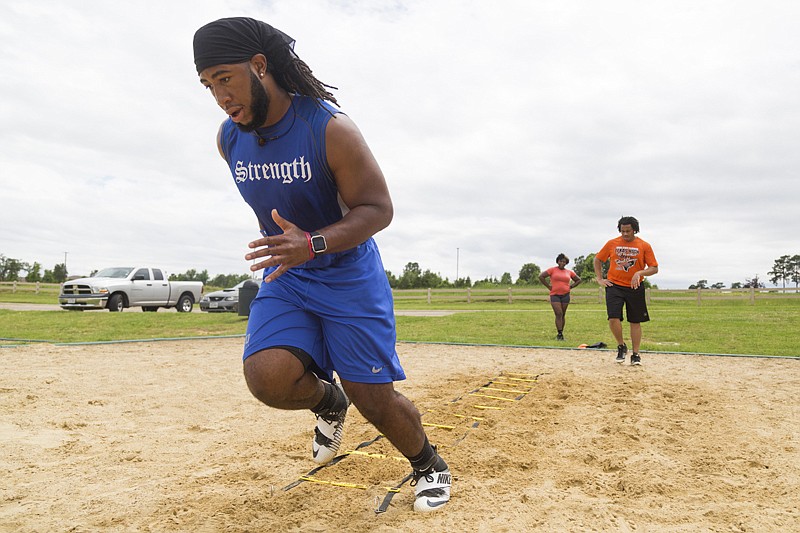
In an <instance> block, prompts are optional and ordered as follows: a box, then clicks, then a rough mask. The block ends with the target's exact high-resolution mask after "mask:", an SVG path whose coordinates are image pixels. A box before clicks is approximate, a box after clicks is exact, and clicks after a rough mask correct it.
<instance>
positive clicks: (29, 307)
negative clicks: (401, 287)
mask: <svg viewBox="0 0 800 533" xmlns="http://www.w3.org/2000/svg"><path fill="white" fill-rule="evenodd" d="M0 309H9V310H11V311H63V309H61V307H60V306H58V305H54V304H25V303H6V302H0ZM95 312H97V311H95ZM123 312H125V313H141V312H142V308H141V307H129V308H127V309H125V311H123ZM158 312H159V313H177V312H178V311H177V310H176V309H175V308H174V307H173V308H172V309H159V310H158ZM195 312H199V310H198V309H195ZM459 312H467V311H441V310H433V309H432V310H414V309H404V310H401V311H395V313H394V314H395V315H397V316H449V315H452V314H454V313H459Z"/></svg>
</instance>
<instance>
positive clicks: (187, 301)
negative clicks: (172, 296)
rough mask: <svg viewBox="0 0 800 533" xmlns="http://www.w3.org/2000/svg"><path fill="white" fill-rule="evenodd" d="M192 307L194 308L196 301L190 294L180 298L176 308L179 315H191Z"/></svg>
mask: <svg viewBox="0 0 800 533" xmlns="http://www.w3.org/2000/svg"><path fill="white" fill-rule="evenodd" d="M192 307H194V300H192V297H191V296H189V295H188V294H184V295H183V296H181V297H180V298H178V305H176V306H175V308H176V309H177V310H178V312H179V313H191V312H192Z"/></svg>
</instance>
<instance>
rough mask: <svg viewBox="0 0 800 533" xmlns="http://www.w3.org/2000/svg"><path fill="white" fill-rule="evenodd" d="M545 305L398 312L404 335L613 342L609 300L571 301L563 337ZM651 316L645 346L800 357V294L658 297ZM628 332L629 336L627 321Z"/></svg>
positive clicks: (498, 340)
mask: <svg viewBox="0 0 800 533" xmlns="http://www.w3.org/2000/svg"><path fill="white" fill-rule="evenodd" d="M545 305H546V304H543V305H541V306H539V308H538V309H530V310H516V311H505V312H504V311H496V310H492V311H478V312H472V313H458V314H454V315H450V316H446V317H435V318H427V317H404V316H400V317H398V318H397V330H398V339H399V340H404V341H417V342H458V343H474V344H510V345H524V346H531V345H532V346H559V347H576V346H578V345H580V344H593V343H595V342H600V341H602V342H605V343H606V344H608V345H609V347H614V344H615V342H614V339H613V337H612V336H611V333H610V332H609V330H608V323H607V320H606V314H605V307H604V306H600V305H587V304H584V305H572V306H570V308H569V310H568V311H567V324H566V328H565V331H564V335H565V337H566V338H567V340H566V341H564V342H557V341H555V324H554V319H553V313H552V311H551V310H550V309H549V306H548V307H545ZM650 315H651V317H652V320H651V321H650V322H647V323H645V324H643V325H642V331H643V335H642V350H644V351H660V352H690V353H724V354H755V355H794V356H800V345H798V341H800V334H798V331H800V300H796V301H781V302H764V303H757V304H756V305H755V306H752V305H745V304H741V303H733V302H730V303H728V304H727V305H704V306H703V307H697V306H696V305H693V304H692V305H689V304H685V303H684V304H674V303H668V304H661V303H659V304H653V305H651V306H650ZM623 331H624V333H625V338H626V339H629V338H630V336H629V333H628V331H629V330H628V324H627V323H626V324H623ZM628 346H630V341H628Z"/></svg>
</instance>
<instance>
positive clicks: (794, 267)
mask: <svg viewBox="0 0 800 533" xmlns="http://www.w3.org/2000/svg"><path fill="white" fill-rule="evenodd" d="M767 274H768V275H769V276H770V278H769V281H770V283H772V284H773V285H775V286H777V285H778V283H780V284H781V286H782V287H783V288H784V289H785V288H786V283H794V287H795V288H798V287H800V254H795V255H782V256H780V257H779V258H777V259H776V260H775V262H774V263H773V265H772V270H770V271H769V272H767ZM764 287H766V285H765V284H764V282H763V281H761V279H760V278H759V277H758V274H756V275H755V276H753V277H752V278H746V279H745V281H744V282H743V283H742V282H738V281H735V282H733V283H731V289H750V288H752V289H763V288H764ZM689 288H690V289H724V288H725V284H724V283H722V282H718V283H714V284H712V285H709V284H708V280H707V279H701V280H700V281H698V282H697V283H692V284H691V285H689Z"/></svg>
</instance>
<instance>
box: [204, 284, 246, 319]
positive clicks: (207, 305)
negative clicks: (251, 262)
mask: <svg viewBox="0 0 800 533" xmlns="http://www.w3.org/2000/svg"><path fill="white" fill-rule="evenodd" d="M248 282H251V283H252V282H255V283H257V284H260V283H261V280H252V279H246V280H244V281H241V282H239V283H237V284H236V285H235V286H234V287H231V288H230V289H222V290H221V291H215V292H210V293H208V294H204V295H203V297H202V298H200V310H201V311H208V312H210V313H211V312H217V311H219V312H226V311H227V312H232V313H238V312H239V289H241V288H242V286H244V284H245V283H248Z"/></svg>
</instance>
